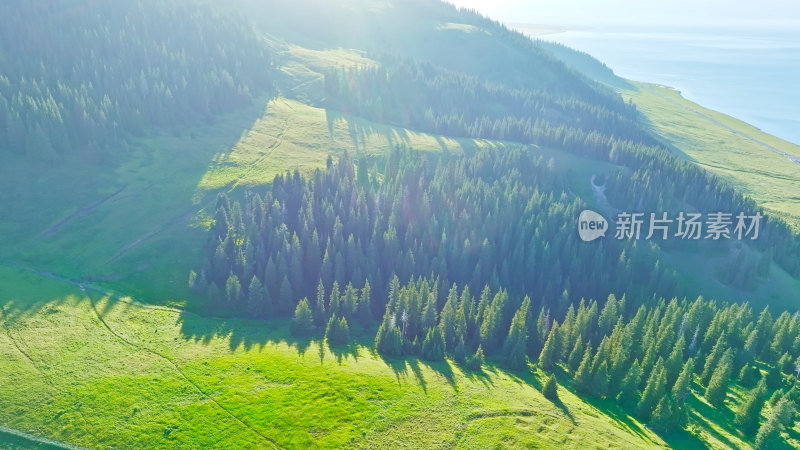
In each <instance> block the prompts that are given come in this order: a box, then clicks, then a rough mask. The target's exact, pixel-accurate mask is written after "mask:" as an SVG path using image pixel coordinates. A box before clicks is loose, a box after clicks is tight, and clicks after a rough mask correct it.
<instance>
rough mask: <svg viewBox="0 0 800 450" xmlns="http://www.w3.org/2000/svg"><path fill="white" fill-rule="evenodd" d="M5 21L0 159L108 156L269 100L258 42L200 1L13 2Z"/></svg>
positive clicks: (0, 49) (0, 39)
mask: <svg viewBox="0 0 800 450" xmlns="http://www.w3.org/2000/svg"><path fill="white" fill-rule="evenodd" d="M0 15H2V17H3V19H4V25H3V27H2V28H0V61H3V63H2V73H0V151H2V150H5V151H11V152H16V153H20V154H25V155H28V156H30V157H34V158H39V159H44V160H53V159H55V158H57V157H58V156H59V155H68V154H75V152H76V151H82V152H84V153H85V154H88V155H89V156H91V157H92V158H96V159H103V158H106V153H107V151H110V149H119V147H120V145H119V144H120V142H121V140H122V139H123V138H124V137H125V136H127V135H129V134H140V133H142V132H144V131H145V129H146V127H162V128H163V127H173V126H177V125H181V124H187V123H192V122H193V121H197V120H212V119H213V118H214V116H215V115H217V114H219V113H222V112H226V111H231V110H233V109H235V108H238V107H240V106H242V105H245V104H247V103H249V102H250V101H251V99H252V98H253V97H254V96H256V95H260V94H264V93H271V92H273V81H272V75H271V73H272V66H273V64H272V58H271V56H270V53H269V51H268V50H267V49H266V48H265V46H264V44H263V42H262V41H261V39H260V38H259V37H258V35H257V34H256V33H255V32H254V31H253V30H252V29H250V28H249V27H247V26H242V25H241V19H240V18H237V17H234V16H232V15H231V14H229V13H222V12H218V11H217V9H215V8H213V7H211V6H209V5H207V4H204V3H202V2H194V1H182V2H158V1H155V0H143V1H133V0H123V1H115V2H113V3H106V2H101V3H97V4H91V5H76V4H75V2H72V1H69V0H45V1H38V2H35V3H32V2H26V1H20V0H10V1H7V2H2V4H0Z"/></svg>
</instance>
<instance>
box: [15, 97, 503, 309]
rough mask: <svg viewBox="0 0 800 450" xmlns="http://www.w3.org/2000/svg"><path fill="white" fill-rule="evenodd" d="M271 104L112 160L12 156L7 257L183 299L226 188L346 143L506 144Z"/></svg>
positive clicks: (351, 146)
mask: <svg viewBox="0 0 800 450" xmlns="http://www.w3.org/2000/svg"><path fill="white" fill-rule="evenodd" d="M265 104H266V100H265V101H264V102H263V103H262V104H261V106H258V105H254V106H253V107H251V108H249V109H247V110H243V111H240V112H238V113H236V114H231V115H228V116H225V117H222V118H220V119H219V120H218V121H217V122H216V123H214V124H211V125H206V126H196V127H191V128H187V129H185V130H183V131H182V133H180V134H159V135H153V136H150V137H148V138H143V139H136V140H133V141H132V142H131V144H130V145H129V146H128V147H127V148H125V149H120V157H119V161H118V162H117V163H115V164H109V165H107V166H97V165H86V164H83V163H82V162H81V161H79V160H72V161H64V162H63V163H61V164H58V165H57V166H54V167H43V166H42V165H41V164H31V163H29V162H27V161H24V160H21V159H15V158H13V157H10V158H8V159H7V164H5V165H4V166H3V168H2V175H3V176H2V177H0V191H3V192H14V195H13V196H8V197H7V198H4V201H3V212H4V215H5V216H6V217H13V218H14V219H13V220H4V221H0V263H2V262H6V263H13V264H16V265H24V266H29V267H35V268H37V269H39V270H45V271H49V272H54V273H58V274H61V275H64V276H67V277H70V278H80V279H87V280H91V281H94V282H99V283H104V284H106V285H108V286H113V287H115V288H117V289H122V290H124V291H125V292H130V293H132V294H133V295H136V296H137V298H146V299H148V301H152V302H158V303H171V304H185V302H186V299H187V296H188V295H189V294H188V292H187V289H186V284H185V282H186V276H187V275H186V274H187V273H188V272H189V269H191V268H193V267H194V266H195V265H196V262H197V261H198V260H199V252H200V251H201V250H202V247H203V245H204V243H205V226H206V222H207V214H206V208H207V207H208V206H210V205H211V204H212V203H213V200H214V197H215V195H216V192H218V191H219V190H222V189H226V190H230V189H235V188H237V187H247V188H249V187H255V186H261V185H264V184H268V183H270V182H271V181H272V179H273V178H274V176H275V175H276V174H278V173H281V172H283V171H286V170H294V169H298V170H300V171H301V172H304V173H308V172H310V171H312V170H313V169H316V168H319V167H324V164H325V160H326V159H327V157H328V156H329V155H332V156H333V157H334V158H335V157H337V156H339V155H341V154H343V152H345V151H348V152H350V153H351V154H353V155H357V154H361V153H370V154H378V153H382V152H387V151H389V150H390V149H391V148H393V147H394V146H397V145H406V146H409V147H413V148H415V149H418V150H420V151H433V152H439V151H443V150H445V149H446V150H447V151H449V152H452V153H460V152H464V151H474V150H475V149H477V148H479V147H493V148H502V147H503V146H504V145H505V144H502V143H493V142H489V141H477V140H466V139H450V138H444V137H439V136H434V135H429V134H424V133H416V132H413V131H408V130H405V129H402V128H397V127H390V126H386V125H379V124H372V123H369V122H366V121H362V120H358V119H354V118H348V117H345V116H342V115H340V114H337V113H335V112H332V111H326V110H324V109H321V108H315V107H311V106H308V105H305V104H302V103H300V102H297V101H294V100H289V99H285V98H278V99H275V100H272V101H270V102H269V103H268V104H266V107H265V106H264V105H265ZM115 193H116V195H113V197H112V194H115ZM102 200H105V201H103V202H101V201H102Z"/></svg>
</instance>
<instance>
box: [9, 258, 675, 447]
mask: <svg viewBox="0 0 800 450" xmlns="http://www.w3.org/2000/svg"><path fill="white" fill-rule="evenodd" d="M0 279H1V280H2V284H0V286H2V288H0V298H2V299H3V304H4V307H3V310H2V315H1V316H0V320H2V324H3V333H2V334H0V353H1V354H2V355H3V360H4V361H9V362H11V364H2V365H0V372H1V373H2V379H3V380H7V382H5V383H3V384H2V385H1V386H0V390H2V391H0V394H2V395H0V423H3V424H4V425H6V426H8V427H9V428H13V429H16V430H21V431H24V432H28V433H31V434H34V435H41V436H48V437H50V438H52V439H57V440H59V441H62V442H65V443H70V444H76V445H86V446H121V447H128V448H130V447H138V448H141V447H144V446H148V447H193V448H196V447H198V446H199V447H214V446H218V445H221V443H222V442H224V443H225V446H244V447H260V448H269V447H273V446H274V445H277V446H288V447H307V446H316V447H331V446H348V447H358V448H375V447H387V446H403V447H419V446H423V447H431V446H433V447H451V448H452V447H459V448H476V447H486V446H491V447H495V446H501V447H502V446H522V445H545V444H549V445H566V446H568V447H572V448H587V447H598V448H599V447H607V446H609V445H612V444H613V445H615V446H624V447H627V448H648V447H659V446H663V444H664V441H663V440H662V439H661V438H660V437H658V436H657V435H656V434H654V433H653V432H652V431H649V430H647V429H646V428H644V427H643V426H642V424H640V423H638V422H636V421H635V420H632V419H630V418H627V417H625V416H624V415H622V414H621V413H620V412H619V411H617V410H615V409H614V408H613V407H607V406H604V405H593V404H590V403H586V402H583V401H582V400H580V399H579V398H578V397H576V396H575V395H573V394H572V393H571V392H570V391H568V390H566V389H561V390H560V391H559V394H560V396H561V399H562V402H561V403H558V404H553V403H551V402H550V401H548V400H546V399H544V397H543V396H542V395H541V394H540V393H539V391H538V388H539V386H540V381H539V379H540V378H539V376H538V375H532V374H530V373H509V372H504V371H501V370H498V369H495V368H494V367H493V366H492V365H489V366H488V367H487V368H486V369H485V370H484V371H482V372H478V373H476V372H470V371H465V370H462V369H461V368H459V367H458V366H456V365H455V364H453V363H451V362H446V363H436V364H430V365H429V364H427V363H425V362H421V361H417V360H411V359H409V360H386V359H383V358H381V357H379V356H377V355H375V354H373V353H372V352H371V350H369V349H368V348H367V347H366V346H364V345H361V344H363V343H364V342H363V341H362V342H360V343H356V344H352V345H350V346H349V347H346V348H339V349H331V348H329V347H328V346H327V345H325V344H322V343H321V342H320V341H318V340H292V339H291V338H290V339H289V340H287V339H286V336H287V335H288V330H287V324H286V323H285V322H283V321H278V322H260V321H248V320H224V319H214V318H203V317H200V316H197V315H194V314H192V313H189V312H185V311H181V310H178V309H172V308H168V307H162V306H152V305H144V304H140V303H137V302H134V301H132V300H130V299H129V298H122V299H120V298H118V297H117V296H116V295H111V296H108V295H103V294H99V293H95V292H92V291H90V292H89V294H88V296H87V295H84V294H82V293H81V292H80V291H79V289H78V287H77V286H75V285H72V284H70V283H68V282H64V281H59V280H53V279H49V278H44V277H41V276H39V275H36V274H33V273H30V272H24V271H20V270H18V269H10V268H1V269H0ZM367 343H368V342H367ZM20 386H24V387H23V388H20ZM298 398H305V399H308V400H309V401H305V402H297V399H298ZM620 421H621V422H622V423H623V424H624V427H620V426H619V425H618V423H619V422H620ZM520 426H522V427H523V428H522V429H530V430H531V431H536V432H535V433H521V432H520V428H519V427H520ZM0 439H2V438H0ZM0 442H1V441H0Z"/></svg>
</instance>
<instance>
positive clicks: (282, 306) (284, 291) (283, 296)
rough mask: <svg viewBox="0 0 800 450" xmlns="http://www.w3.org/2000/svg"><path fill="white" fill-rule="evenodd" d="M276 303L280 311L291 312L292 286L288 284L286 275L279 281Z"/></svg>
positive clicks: (292, 300)
mask: <svg viewBox="0 0 800 450" xmlns="http://www.w3.org/2000/svg"><path fill="white" fill-rule="evenodd" d="M278 302H279V303H278V305H279V306H278V308H279V310H280V311H291V305H292V302H294V291H292V285H291V284H290V283H289V278H288V277H286V275H284V276H283V280H282V281H281V288H280V295H279V297H278ZM312 320H313V319H312Z"/></svg>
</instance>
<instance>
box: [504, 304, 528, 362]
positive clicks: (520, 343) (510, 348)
mask: <svg viewBox="0 0 800 450" xmlns="http://www.w3.org/2000/svg"><path fill="white" fill-rule="evenodd" d="M529 308H530V299H528V298H526V299H525V301H523V302H522V306H520V308H519V310H517V312H516V314H514V318H513V319H512V320H511V327H510V329H509V331H508V337H507V338H506V342H505V344H504V346H503V348H504V350H505V354H506V363H507V364H508V367H510V368H511V369H512V370H520V369H522V368H523V367H525V364H526V363H527V344H528V335H527V329H528V325H527V323H526V320H527V317H528V309H529Z"/></svg>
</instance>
